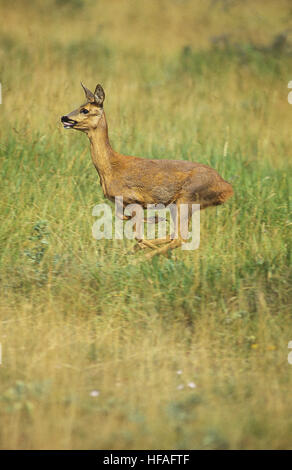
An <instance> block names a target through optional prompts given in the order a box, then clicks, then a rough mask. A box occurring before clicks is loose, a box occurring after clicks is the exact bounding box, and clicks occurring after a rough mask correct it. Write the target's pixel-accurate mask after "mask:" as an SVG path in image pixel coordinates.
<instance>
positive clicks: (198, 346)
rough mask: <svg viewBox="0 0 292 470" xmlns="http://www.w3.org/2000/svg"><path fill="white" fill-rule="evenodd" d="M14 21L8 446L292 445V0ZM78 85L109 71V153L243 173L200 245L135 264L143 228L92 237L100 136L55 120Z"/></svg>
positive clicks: (2, 441)
mask: <svg viewBox="0 0 292 470" xmlns="http://www.w3.org/2000/svg"><path fill="white" fill-rule="evenodd" d="M0 16H1V18H3V19H4V21H3V22H2V23H3V24H2V25H1V31H0V81H1V83H2V104H1V105H0V139H1V140H0V159H1V160H0V164H1V186H0V198H1V226H0V245H1V252H0V292H1V296H0V342H1V345H2V364H1V365H0V421H1V426H0V447H1V448H2V449H49V448H55V449H107V448H109V449H139V448H140V449H147V448H148V449H252V448H256V449H266V448H274V449H284V448H285V449H287V448H289V449H291V448H292V400H291V390H292V365H289V363H288V360H287V356H288V352H289V350H288V342H289V341H290V340H292V318H291V233H289V225H290V227H291V219H290V221H289V177H290V178H291V156H292V132H291V118H292V106H291V105H289V104H288V101H287V96H288V91H289V90H288V88H287V86H288V82H289V81H290V80H292V69H291V58H292V31H291V30H290V29H289V28H291V24H292V8H291V3H290V2H289V1H288V0H287V1H285V0H281V1H278V2H275V1H271V0H270V1H267V0H265V1H263V0H262V1H261V0H259V1H257V2H253V1H252V0H249V1H248V0H247V1H239V0H238V1H231V0H230V1H228V0H226V1H223V0H221V1H219V0H218V1H215V0H214V1H211V0H210V1H205V2H199V1H191V0H189V1H188V0H168V1H167V0H147V2H145V1H140V0H137V1H133V0H132V1H130V0H111V1H106V0H99V1H91V0H87V1H86V0H84V1H82V0H67V1H65V0H63V1H60V0H45V1H43V0H42V1H41V0H38V1H37V0H29V1H28V0H22V1H18V2H17V1H15V2H10V3H9V2H7V1H4V0H0ZM80 80H82V81H83V82H84V83H85V84H86V86H87V87H89V88H91V89H92V88H94V87H95V85H96V84H97V83H102V84H103V86H104V88H105V92H106V101H105V111H106V115H107V120H108V124H109V132H110V139H111V143H112V146H113V148H114V149H115V150H117V151H120V152H122V153H126V154H130V155H138V156H145V157H149V158H173V159H185V160H192V161H199V162H202V163H205V164H208V165H211V166H212V167H214V168H216V169H217V170H218V171H219V173H220V174H221V175H222V176H223V177H224V178H225V179H226V180H227V181H230V182H231V183H232V185H233V187H234V191H235V195H234V197H233V198H232V199H230V200H229V201H228V202H227V203H226V204H225V205H224V206H222V207H218V208H212V209H209V210H207V211H204V212H203V213H202V214H201V244H200V248H199V249H198V250H195V251H182V250H180V249H179V250H177V251H176V252H174V253H172V254H171V255H170V256H169V258H165V257H158V258H156V259H155V258H154V259H153V260H152V261H147V262H146V261H145V262H141V263H138V264H134V263H133V259H134V256H133V255H129V254H128V252H129V250H130V249H131V248H132V247H133V244H134V243H133V242H132V241H129V240H122V241H119V240H114V241H111V240H101V241H96V240H95V239H94V238H93V237H92V234H91V228H92V225H93V222H94V220H95V218H94V217H92V215H91V213H92V208H93V207H94V206H95V205H96V204H97V203H100V202H103V201H104V199H103V194H102V191H101V187H100V185H99V180H98V175H97V173H96V171H95V169H94V167H93V165H92V163H91V158H90V152H89V143H88V140H87V138H86V136H84V135H82V134H80V133H77V132H73V131H72V132H71V131H64V129H63V128H62V126H61V124H60V121H59V120H60V116H61V115H63V114H66V113H67V112H69V111H71V110H72V109H74V108H75V107H77V106H78V105H80V104H81V103H82V102H83V99H84V98H83V92H82V89H81V87H80ZM290 181H291V180H290ZM290 191H291V190H290Z"/></svg>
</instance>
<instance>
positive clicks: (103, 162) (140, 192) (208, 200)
mask: <svg viewBox="0 0 292 470" xmlns="http://www.w3.org/2000/svg"><path fill="white" fill-rule="evenodd" d="M82 86H83V85H82ZM83 88H84V91H85V95H86V98H87V102H86V103H85V104H84V105H82V106H80V108H78V109H76V110H74V111H72V112H71V113H70V114H68V115H67V116H63V117H62V118H61V120H62V122H63V123H64V126H66V127H72V128H74V129H77V130H80V131H83V132H85V133H86V134H87V136H88V138H89V140H90V145H91V156H92V161H93V164H94V166H95V168H96V170H97V172H98V174H99V177H100V182H101V186H102V189H103V193H104V195H105V197H106V198H108V199H110V200H114V198H115V196H122V197H123V203H124V206H125V205H127V204H130V203H138V204H140V205H142V206H143V207H144V208H146V207H147V204H164V205H165V206H166V205H168V204H170V203H176V204H177V205H178V206H179V204H181V203H184V204H190V205H191V204H194V203H196V204H200V206H201V209H205V208H206V207H209V206H217V205H219V204H223V203H224V202H225V201H226V200H227V199H228V198H229V197H231V196H232V194H233V189H232V186H231V184H230V183H228V182H227V181H225V180H224V179H223V178H221V176H220V175H219V174H218V173H217V171H216V170H214V169H213V168H210V167H208V166H207V165H203V164H202V163H195V162H189V161H184V160H150V159H147V158H140V157H132V156H126V155H122V154H120V153H118V152H115V151H114V150H113V149H112V147H111V145H110V142H109V138H108V128H107V122H106V117H105V113H104V110H103V102H104V98H105V95H104V91H103V89H102V87H101V85H97V87H96V89H95V92H94V93H92V92H91V91H89V90H88V89H87V88H86V87H84V86H83ZM84 110H87V111H88V112H87V113H86V114H84ZM140 242H141V241H140ZM165 242H167V243H168V245H167V247H166V248H167V249H169V248H175V247H176V246H178V245H179V244H180V243H177V242H178V241H177V240H172V242H170V241H169V239H167V240H165ZM174 242H176V243H174ZM171 243H172V245H171ZM142 244H143V242H142ZM144 245H146V243H144ZM150 245H151V243H150V244H149V243H147V246H148V247H149V246H150ZM163 252H166V250H163V249H161V248H160V249H156V250H155V253H153V254H157V253H163ZM153 254H152V255H151V256H153Z"/></svg>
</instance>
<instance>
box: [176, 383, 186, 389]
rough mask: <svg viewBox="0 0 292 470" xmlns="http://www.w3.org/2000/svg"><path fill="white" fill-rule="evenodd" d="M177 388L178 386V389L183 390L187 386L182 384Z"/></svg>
mask: <svg viewBox="0 0 292 470" xmlns="http://www.w3.org/2000/svg"><path fill="white" fill-rule="evenodd" d="M176 388H177V390H182V389H183V388H185V386H184V385H183V384H180V385H178V386H177V387H176Z"/></svg>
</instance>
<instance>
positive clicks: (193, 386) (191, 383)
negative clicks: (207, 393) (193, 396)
mask: <svg viewBox="0 0 292 470" xmlns="http://www.w3.org/2000/svg"><path fill="white" fill-rule="evenodd" d="M188 387H190V388H196V384H195V383H194V382H189V383H188Z"/></svg>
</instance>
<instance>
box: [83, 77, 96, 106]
mask: <svg viewBox="0 0 292 470" xmlns="http://www.w3.org/2000/svg"><path fill="white" fill-rule="evenodd" d="M81 86H82V88H83V90H84V93H85V96H86V99H87V100H88V101H90V102H92V103H93V102H94V101H95V97H94V94H93V93H92V92H91V91H90V90H88V88H86V86H84V85H83V83H82V82H81Z"/></svg>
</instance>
